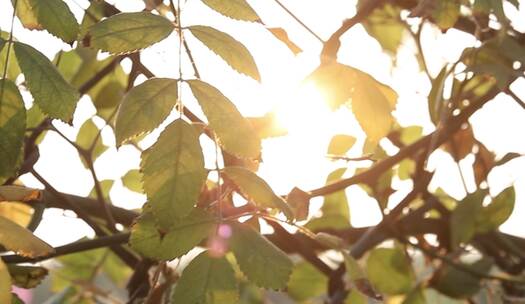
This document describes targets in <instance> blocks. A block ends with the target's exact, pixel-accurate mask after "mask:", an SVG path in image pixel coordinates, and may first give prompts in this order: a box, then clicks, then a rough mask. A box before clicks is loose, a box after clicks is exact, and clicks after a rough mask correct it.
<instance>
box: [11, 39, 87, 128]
mask: <svg viewBox="0 0 525 304" xmlns="http://www.w3.org/2000/svg"><path fill="white" fill-rule="evenodd" d="M14 49H15V53H16V57H17V58H18V64H19V65H20V68H21V69H22V72H23V73H24V76H25V80H26V85H27V87H28V89H29V91H30V92H31V94H32V95H33V98H34V99H35V103H36V104H37V105H38V106H39V107H40V109H41V110H42V111H43V112H44V113H46V114H48V115H49V116H51V117H52V118H58V119H61V120H63V121H69V120H70V119H71V117H72V116H73V112H74V111H75V108H76V105H77V101H78V98H79V95H78V92H77V91H76V90H75V89H74V88H73V87H71V85H70V84H69V83H67V82H66V81H65V80H64V78H63V77H62V75H60V73H59V72H58V70H57V69H56V67H55V66H54V65H53V64H52V63H51V62H50V61H49V59H47V57H46V56H44V55H43V54H42V53H40V52H39V51H37V50H36V49H34V48H33V47H31V46H29V45H27V44H23V43H20V42H15V43H14Z"/></svg>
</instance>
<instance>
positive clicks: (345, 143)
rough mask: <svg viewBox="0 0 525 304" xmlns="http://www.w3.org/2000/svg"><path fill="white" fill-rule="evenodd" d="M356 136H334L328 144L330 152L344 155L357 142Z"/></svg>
mask: <svg viewBox="0 0 525 304" xmlns="http://www.w3.org/2000/svg"><path fill="white" fill-rule="evenodd" d="M356 140H357V139H356V138H355V137H353V136H350V135H345V134H337V135H334V137H332V139H331V140H330V144H328V154H333V155H344V154H346V152H348V150H350V148H352V146H353V145H354V144H355V142H356Z"/></svg>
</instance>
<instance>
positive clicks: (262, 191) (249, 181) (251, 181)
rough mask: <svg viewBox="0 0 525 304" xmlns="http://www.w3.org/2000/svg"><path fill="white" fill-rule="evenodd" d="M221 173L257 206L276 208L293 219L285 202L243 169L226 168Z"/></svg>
mask: <svg viewBox="0 0 525 304" xmlns="http://www.w3.org/2000/svg"><path fill="white" fill-rule="evenodd" d="M222 173H223V174H224V175H225V176H226V177H227V178H228V179H230V180H231V181H233V183H234V184H235V185H236V186H237V187H238V188H239V190H240V191H241V193H242V194H243V195H244V196H246V197H247V198H248V199H249V200H251V201H252V202H253V203H255V204H256V205H258V206H261V207H265V208H277V209H279V210H281V211H282V212H283V213H284V214H285V215H286V217H287V218H288V219H290V220H291V219H293V218H294V215H293V211H292V210H291V208H290V206H288V204H287V203H286V201H285V200H284V199H283V198H281V197H280V196H278V195H277V194H275V193H274V192H273V190H272V188H270V186H269V185H268V183H266V181H265V180H263V179H262V178H260V177H259V176H257V174H255V173H253V172H252V171H250V170H248V169H246V168H243V167H226V168H224V169H223V170H222Z"/></svg>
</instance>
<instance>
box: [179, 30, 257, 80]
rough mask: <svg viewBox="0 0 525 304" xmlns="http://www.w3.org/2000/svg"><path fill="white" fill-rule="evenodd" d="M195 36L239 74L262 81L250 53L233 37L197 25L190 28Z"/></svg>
mask: <svg viewBox="0 0 525 304" xmlns="http://www.w3.org/2000/svg"><path fill="white" fill-rule="evenodd" d="M188 29H189V30H190V31H191V33H192V34H193V36H195V38H197V39H198V40H199V41H200V42H202V43H203V44H204V45H205V46H206V47H208V48H209V49H210V50H211V51H213V52H214V53H215V54H217V55H219V57H221V58H222V59H223V60H224V61H226V63H228V64H229V65H230V66H231V67H232V68H233V69H234V70H236V71H237V72H239V73H242V74H245V75H248V76H250V77H251V78H253V79H255V80H257V81H260V80H261V76H260V75H259V70H258V69H257V65H256V64H255V60H254V59H253V57H252V55H251V54H250V51H248V49H247V48H246V47H245V46H244V45H243V44H242V43H240V42H239V41H237V40H235V39H234V38H233V37H232V36H230V35H228V34H226V33H223V32H221V31H218V30H216V29H214V28H211V27H209V26H203V25H195V26H190V27H189V28H188Z"/></svg>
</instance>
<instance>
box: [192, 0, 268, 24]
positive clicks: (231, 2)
mask: <svg viewBox="0 0 525 304" xmlns="http://www.w3.org/2000/svg"><path fill="white" fill-rule="evenodd" d="M202 2H204V4H206V5H207V6H209V7H210V8H212V9H214V10H215V11H217V12H219V13H220V14H222V15H224V16H226V17H230V18H232V19H236V20H243V21H259V20H260V18H259V16H257V13H256V12H255V11H254V10H253V9H252V7H251V6H250V5H249V4H248V3H247V2H246V0H228V1H224V0H203V1H202Z"/></svg>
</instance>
